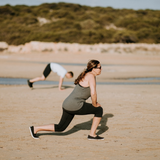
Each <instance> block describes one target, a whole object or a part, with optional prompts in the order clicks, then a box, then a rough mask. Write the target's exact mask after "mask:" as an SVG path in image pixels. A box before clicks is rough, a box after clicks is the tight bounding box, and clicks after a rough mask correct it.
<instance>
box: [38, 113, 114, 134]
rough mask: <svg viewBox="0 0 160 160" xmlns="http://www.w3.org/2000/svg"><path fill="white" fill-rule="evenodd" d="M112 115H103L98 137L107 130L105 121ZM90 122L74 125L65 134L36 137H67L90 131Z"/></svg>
mask: <svg viewBox="0 0 160 160" xmlns="http://www.w3.org/2000/svg"><path fill="white" fill-rule="evenodd" d="M113 116H114V115H113V114H105V115H104V116H103V117H102V119H101V122H100V124H99V126H98V128H97V130H98V132H97V133H96V134H97V135H100V134H102V133H104V132H105V131H107V130H108V129H109V127H107V121H108V118H111V117H113ZM92 120H93V119H91V120H89V121H87V122H83V123H80V124H77V125H75V126H74V127H73V128H72V129H70V130H68V131H66V132H61V133H60V132H56V133H55V132H52V133H38V134H37V135H38V136H43V135H58V136H66V135H69V134H73V133H75V132H78V131H80V130H90V129H91V125H92Z"/></svg>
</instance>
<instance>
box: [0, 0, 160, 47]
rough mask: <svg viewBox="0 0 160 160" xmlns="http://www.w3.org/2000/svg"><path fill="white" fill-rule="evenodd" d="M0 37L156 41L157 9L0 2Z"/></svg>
mask: <svg viewBox="0 0 160 160" xmlns="http://www.w3.org/2000/svg"><path fill="white" fill-rule="evenodd" d="M0 41H5V42H7V43H8V44H14V45H19V44H24V43H26V42H30V41H44V42H68V43H83V44H94V43H119V42H123V43H160V11H159V10H132V9H114V8H111V7H106V8H104V7H89V6H81V5H78V4H71V3H62V2H61V3H51V4H48V3H45V4H42V5H39V6H25V5H17V6H10V5H5V6H0Z"/></svg>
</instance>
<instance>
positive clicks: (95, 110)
mask: <svg viewBox="0 0 160 160" xmlns="http://www.w3.org/2000/svg"><path fill="white" fill-rule="evenodd" d="M71 113H72V112H71ZM73 114H75V115H87V114H94V117H93V122H92V126H91V130H90V136H92V137H96V136H97V135H96V129H97V127H98V125H99V123H100V121H101V119H102V115H103V108H102V107H94V106H93V105H92V104H90V103H84V104H83V106H82V108H81V109H79V110H78V111H73Z"/></svg>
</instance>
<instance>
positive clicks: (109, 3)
mask: <svg viewBox="0 0 160 160" xmlns="http://www.w3.org/2000/svg"><path fill="white" fill-rule="evenodd" d="M58 2H66V3H76V4H80V5H86V6H91V7H95V6H100V7H112V8H116V9H122V8H127V9H134V10H138V9H152V10H160V0H0V6H3V5H6V4H10V5H12V6H14V5H22V4H23V5H28V6H32V5H36V6H37V5H40V4H42V3H58Z"/></svg>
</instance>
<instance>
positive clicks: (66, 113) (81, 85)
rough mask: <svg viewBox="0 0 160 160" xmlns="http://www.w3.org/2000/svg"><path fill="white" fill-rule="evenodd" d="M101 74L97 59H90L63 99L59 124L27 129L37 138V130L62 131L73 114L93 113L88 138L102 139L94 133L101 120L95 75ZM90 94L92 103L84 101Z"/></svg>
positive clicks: (101, 111)
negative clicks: (71, 89) (72, 88)
mask: <svg viewBox="0 0 160 160" xmlns="http://www.w3.org/2000/svg"><path fill="white" fill-rule="evenodd" d="M100 74H101V64H100V62H99V61H97V60H90V61H89V62H88V64H87V68H86V69H85V70H84V71H83V72H82V73H81V74H80V75H79V76H78V78H77V79H76V80H75V82H74V84H75V85H76V86H75V88H74V90H73V91H72V92H71V94H70V95H69V96H68V97H67V98H66V99H65V100H64V102H63V105H62V109H63V113H62V117H61V120H60V122H59V124H49V125H43V126H30V127H29V130H30V133H31V136H32V137H33V138H34V139H38V138H39V137H38V135H37V132H39V131H53V132H62V131H64V130H65V129H66V128H67V127H68V125H69V124H70V123H71V121H72V119H73V117H74V116H75V115H87V114H94V117H93V122H92V126H91V130H90V133H89V135H88V139H89V140H103V139H104V138H103V137H100V136H98V135H96V129H97V127H98V125H99V123H100V121H101V118H102V114H103V108H102V107H101V105H100V104H99V103H98V102H97V92H96V76H97V75H100ZM90 96H91V99H92V103H86V102H85V101H86V100H87V99H88V98H89V97H90Z"/></svg>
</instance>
